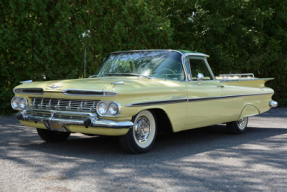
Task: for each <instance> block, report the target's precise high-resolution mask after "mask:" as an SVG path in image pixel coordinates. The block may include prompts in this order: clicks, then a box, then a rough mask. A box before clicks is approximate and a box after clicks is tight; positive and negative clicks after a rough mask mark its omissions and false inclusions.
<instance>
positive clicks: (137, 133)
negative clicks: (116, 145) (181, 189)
mask: <svg viewBox="0 0 287 192" xmlns="http://www.w3.org/2000/svg"><path fill="white" fill-rule="evenodd" d="M156 133H157V125H156V118H155V115H154V113H153V112H152V111H148V110H143V111H141V112H140V113H138V114H137V115H136V117H135V118H134V126H133V128H132V129H130V130H129V131H128V133H127V134H126V135H125V136H122V137H120V144H121V146H122V147H123V149H124V150H125V151H126V152H128V153H134V154H137V153H145V152H147V151H149V150H150V149H151V148H152V146H153V144H154V142H155V138H156Z"/></svg>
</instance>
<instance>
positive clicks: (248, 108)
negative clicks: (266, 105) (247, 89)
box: [238, 104, 260, 120]
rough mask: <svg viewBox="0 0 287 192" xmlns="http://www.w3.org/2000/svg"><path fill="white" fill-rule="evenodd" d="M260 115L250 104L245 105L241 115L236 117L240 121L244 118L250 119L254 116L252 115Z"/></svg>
mask: <svg viewBox="0 0 287 192" xmlns="http://www.w3.org/2000/svg"><path fill="white" fill-rule="evenodd" d="M258 114H260V111H259V109H258V108H257V107H255V106H254V105H252V104H246V105H245V106H244V107H243V109H242V110H241V113H240V115H239V117H238V120H239V119H242V118H244V117H250V116H254V115H258Z"/></svg>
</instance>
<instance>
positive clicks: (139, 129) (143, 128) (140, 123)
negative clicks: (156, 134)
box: [134, 117, 150, 143]
mask: <svg viewBox="0 0 287 192" xmlns="http://www.w3.org/2000/svg"><path fill="white" fill-rule="evenodd" d="M134 132H135V136H136V139H137V140H138V141H139V142H140V143H143V142H145V141H146V140H147V139H148V136H149V134H150V123H149V120H148V119H147V118H146V117H139V118H138V119H137V122H136V123H135V126H134Z"/></svg>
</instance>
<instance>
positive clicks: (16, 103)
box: [11, 97, 28, 110]
mask: <svg viewBox="0 0 287 192" xmlns="http://www.w3.org/2000/svg"><path fill="white" fill-rule="evenodd" d="M11 107H12V108H13V109H14V110H24V109H26V108H27V107H28V101H27V99H25V98H24V97H13V98H12V100H11Z"/></svg>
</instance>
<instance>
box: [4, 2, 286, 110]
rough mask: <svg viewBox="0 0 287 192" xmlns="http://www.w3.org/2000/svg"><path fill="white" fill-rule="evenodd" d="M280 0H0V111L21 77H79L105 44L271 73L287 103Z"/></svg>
mask: <svg viewBox="0 0 287 192" xmlns="http://www.w3.org/2000/svg"><path fill="white" fill-rule="evenodd" d="M286 29H287V1H286V0H281V1H277V0H276V1H269V0H261V1H256V0H249V1H242V0H232V1H230V0H220V1H218V0H181V1H176V0H162V1H155V0H104V1H102V0H63V1H54V0H42V1H35V0H32V1H31V0H1V1H0V37H1V38H0V70H1V72H0V80H1V81H0V114H1V115H5V114H9V113H10V112H11V107H10V99H11V98H12V97H13V92H12V89H13V87H15V86H16V85H17V84H19V82H20V81H22V80H28V79H32V80H41V75H43V74H45V75H46V77H47V79H48V80H52V79H67V78H82V77H83V65H84V52H85V49H86V55H87V58H86V59H87V76H88V75H91V74H93V73H94V71H95V69H96V68H97V67H98V65H99V64H100V63H101V61H102V59H103V58H104V57H105V56H106V55H107V54H108V53H109V52H112V51H117V50H129V49H155V48H156V49H161V48H164V49H188V50H193V51H198V52H203V53H207V54H209V55H210V56H211V57H210V59H209V62H210V64H211V67H212V68H213V70H214V73H215V74H219V73H230V72H232V73H244V72H253V73H255V75H256V76H257V77H275V81H271V82H270V83H268V86H271V87H272V88H273V89H275V91H276V94H275V96H274V99H276V100H278V101H279V104H280V106H287V80H286V77H287V57H286V50H287V40H286V39H287V30H286Z"/></svg>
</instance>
